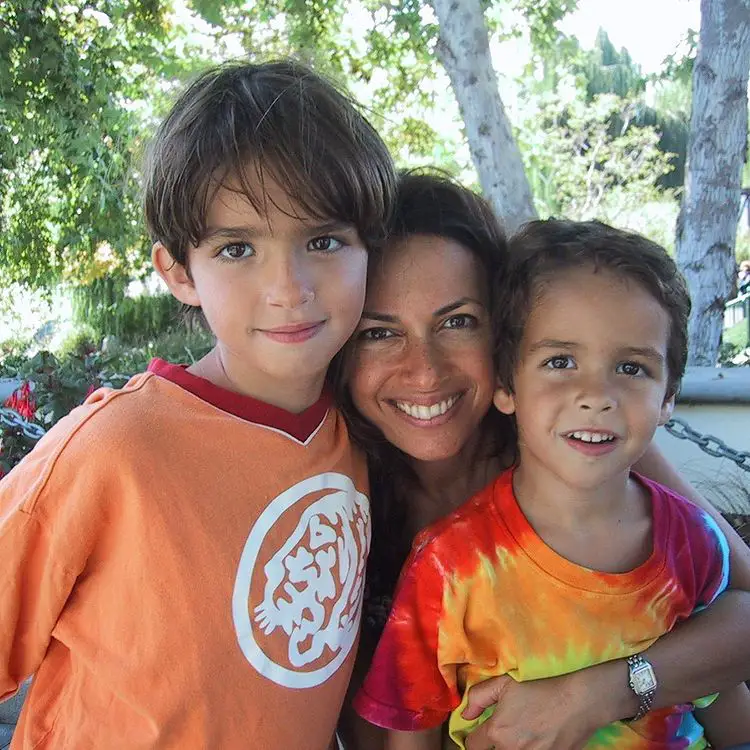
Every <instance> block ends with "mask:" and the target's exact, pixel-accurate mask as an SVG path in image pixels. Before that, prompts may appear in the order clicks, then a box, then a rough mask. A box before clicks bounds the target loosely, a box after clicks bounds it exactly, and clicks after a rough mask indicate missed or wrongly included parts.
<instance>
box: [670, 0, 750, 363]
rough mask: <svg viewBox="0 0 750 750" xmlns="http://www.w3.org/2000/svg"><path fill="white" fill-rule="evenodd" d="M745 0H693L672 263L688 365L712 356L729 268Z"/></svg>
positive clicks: (749, 29) (748, 1) (740, 134)
mask: <svg viewBox="0 0 750 750" xmlns="http://www.w3.org/2000/svg"><path fill="white" fill-rule="evenodd" d="M749 70H750V0H701V30H700V38H699V43H698V55H697V58H696V60H695V67H694V69H693V110H692V115H691V118H690V138H689V142H688V164H687V170H686V175H685V193H684V195H683V199H682V206H681V208H680V215H679V218H678V219H677V262H678V264H679V266H680V269H681V270H682V272H683V274H684V275H685V278H686V279H687V282H688V285H689V287H690V293H691V295H692V298H693V310H692V314H691V316H690V325H689V342H690V354H689V357H688V363H689V364H691V365H708V366H713V365H715V364H716V361H717V359H718V351H719V340H720V336H721V329H722V321H723V315H724V303H725V302H726V300H727V299H728V297H729V294H730V293H731V289H732V278H733V275H734V273H735V259H734V244H735V240H736V237H737V220H738V215H739V210H740V178H741V171H742V164H743V161H744V157H745V154H746V152H747V106H748V101H747V84H748V71H749Z"/></svg>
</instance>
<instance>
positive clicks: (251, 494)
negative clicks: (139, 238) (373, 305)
mask: <svg viewBox="0 0 750 750" xmlns="http://www.w3.org/2000/svg"><path fill="white" fill-rule="evenodd" d="M366 491H367V485H366V469H365V465H364V461H363V459H362V458H361V457H360V456H358V455H357V454H356V453H355V452H354V451H353V450H352V447H351V445H350V442H349V439H348V435H347V431H346V428H345V426H344V423H343V419H342V418H341V416H340V415H339V414H338V413H337V411H336V410H335V409H334V408H332V407H331V405H330V397H328V396H326V395H324V396H323V397H322V398H321V400H320V401H319V402H317V403H316V404H315V405H313V406H312V407H310V409H308V410H307V411H305V412H303V413H302V414H299V415H292V414H289V413H288V412H284V411H282V410H280V409H276V408H274V407H272V406H269V405H267V404H263V403H261V402H258V401H255V400H253V399H249V398H245V397H241V396H238V395H237V394H232V393H229V392H228V391H224V390H222V389H220V388H217V387H216V386H213V385H211V384H210V383H208V381H205V380H202V379H200V378H196V377H195V376H192V375H190V374H188V373H187V372H186V371H185V370H184V369H183V368H179V367H175V366H172V365H168V364H166V363H164V362H160V361H158V360H157V361H155V362H154V363H153V364H152V366H151V367H150V368H149V372H146V373H143V374H141V375H137V376H135V377H134V378H132V380H131V381H130V382H129V383H128V384H127V385H126V386H125V387H124V388H123V389H122V390H119V391H110V390H106V389H102V390H99V391H97V392H96V393H94V394H92V395H91V396H90V397H89V399H88V400H87V401H86V403H85V404H84V405H83V406H81V407H79V408H78V409H75V410H74V411H73V412H71V414H70V415H68V416H67V417H66V418H65V419H63V420H61V421H60V422H59V423H58V424H57V425H56V426H55V427H54V428H53V429H52V430H50V432H49V433H48V434H47V435H46V436H45V437H44V438H43V439H42V440H41V441H40V443H39V445H38V446H37V447H36V448H35V449H34V450H33V451H32V452H31V453H30V454H29V455H28V456H27V457H26V458H25V459H24V460H23V461H22V462H21V463H20V464H19V465H18V466H17V467H16V468H14V469H13V471H11V472H10V473H9V474H8V475H7V477H5V478H4V479H3V480H2V482H0V559H1V560H2V568H1V570H2V573H0V591H1V592H2V594H0V623H2V625H1V626H0V697H7V696H8V695H10V694H11V693H12V692H14V691H15V690H16V688H17V686H18V684H19V683H20V682H21V681H22V680H23V679H24V678H25V677H27V676H28V675H30V674H33V673H35V677H34V681H33V684H32V687H31V690H30V692H29V695H28V698H27V700H26V705H25V706H24V710H23V712H22V714H21V719H20V721H19V725H18V728H17V730H16V735H15V737H14V740H13V745H12V747H13V748H14V750H18V749H20V748H35V750H47V749H48V748H49V749H50V750H68V749H70V750H89V748H91V749H94V748H95V749H96V750H118V748H123V750H125V748H127V750H139V749H140V748H149V750H152V749H156V748H159V749H161V748H175V749H176V748H179V749H180V750H186V749H188V748H189V749H190V750H193V749H195V750H199V749H204V748H205V750H234V748H269V749H270V748H292V749H295V750H296V749H297V748H305V750H325V749H326V748H328V747H329V745H330V743H331V740H332V737H333V733H334V728H335V725H336V722H337V719H338V714H339V710H340V707H341V703H342V701H343V698H344V695H345V692H346V688H347V684H348V681H349V676H350V672H351V667H352V662H353V658H354V655H355V651H356V645H357V643H356V641H357V634H358V629H359V620H360V611H361V598H362V589H363V577H364V565H365V559H366V555H367V550H368V547H369V531H370V523H369V504H368V500H367V497H366V495H365V494H364V493H366Z"/></svg>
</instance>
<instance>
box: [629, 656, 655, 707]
mask: <svg viewBox="0 0 750 750" xmlns="http://www.w3.org/2000/svg"><path fill="white" fill-rule="evenodd" d="M627 661H628V684H629V685H630V688H631V690H632V691H633V692H634V693H635V694H636V695H637V696H638V713H637V714H636V715H635V716H634V717H633V718H632V719H631V720H630V721H638V719H642V718H643V717H644V716H645V715H646V714H647V713H648V712H649V711H650V710H651V706H652V705H653V703H654V695H656V686H657V684H658V683H657V681H656V675H655V674H654V668H653V667H652V666H651V664H650V663H649V662H648V661H646V659H644V658H643V657H642V656H641V655H640V654H633V655H632V656H629V657H628V660H627Z"/></svg>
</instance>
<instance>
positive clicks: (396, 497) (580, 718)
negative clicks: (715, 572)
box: [338, 174, 750, 750]
mask: <svg viewBox="0 0 750 750" xmlns="http://www.w3.org/2000/svg"><path fill="white" fill-rule="evenodd" d="M505 263H506V248H505V241H504V237H503V234H502V231H501V229H500V228H499V227H498V225H497V222H496V221H495V219H494V217H493V215H492V212H491V210H490V209H489V207H488V206H487V204H486V203H485V202H484V201H483V200H482V199H480V198H479V197H477V196H476V195H474V194H473V193H471V192H470V191H468V190H465V189H463V188H461V187H458V186H456V185H454V184H453V183H451V182H450V181H447V180H445V179H443V178H440V177H436V176H431V175H425V174H406V175H404V176H403V178H402V182H401V186H400V199H399V204H398V208H397V215H396V220H395V226H394V231H393V235H392V238H391V240H390V241H389V244H388V247H387V248H386V251H385V253H384V256H383V259H382V261H381V262H380V263H379V265H376V267H374V268H372V269H371V280H370V285H369V288H368V295H367V301H366V304H365V312H364V314H363V317H362V321H361V323H360V326H359V329H358V331H357V333H356V334H355V336H354V338H353V341H352V344H351V346H350V348H349V350H348V352H347V354H346V358H345V362H344V365H343V367H342V368H341V372H340V373H339V376H338V386H339V397H340V399H341V403H342V404H343V405H344V408H345V411H346V412H347V414H348V416H349V420H350V424H351V429H352V434H353V436H354V437H355V439H357V440H358V441H359V442H360V443H361V444H362V445H363V447H364V448H365V450H366V451H367V452H368V456H369V460H370V468H371V482H372V485H371V492H372V498H373V503H372V505H373V547H372V551H371V556H370V565H369V570H368V595H367V601H366V610H365V626H364V632H363V636H362V644H361V649H360V655H361V660H360V662H361V664H360V667H361V670H363V671H364V670H366V668H367V665H368V664H369V660H370V658H371V656H372V652H373V650H374V647H375V644H376V643H377V638H378V635H379V630H380V628H382V625H383V623H384V621H385V616H386V615H387V612H388V607H389V603H390V596H391V595H392V593H393V589H394V587H395V582H396V578H397V576H398V571H399V570H400V567H401V565H402V564H403V562H404V560H405V558H406V555H407V554H408V551H409V547H410V544H411V540H412V539H413V537H414V535H415V534H416V533H417V531H419V530H420V529H422V528H423V527H424V526H426V525H427V524H429V523H431V522H433V521H435V520H437V519H438V518H440V517H441V516H443V515H445V514H446V513H449V512H450V511H452V510H453V509H454V508H456V507H458V506H459V505H461V504H462V503H463V502H465V501H466V500H467V499H468V498H469V497H470V496H471V495H472V494H474V493H475V492H476V491H477V490H479V489H481V488H482V487H483V486H484V485H485V484H487V483H488V482H489V481H490V480H491V479H492V478H494V477H495V476H496V475H497V474H498V473H499V472H500V471H501V470H502V469H503V468H505V467H506V466H508V465H509V464H510V463H512V460H513V449H512V445H513V440H514V435H513V429H512V424H511V423H509V422H508V421H506V419H505V418H504V417H503V416H502V415H500V414H498V413H497V412H496V411H495V410H494V409H492V408H491V400H492V395H493V391H494V383H495V375H494V367H493V362H492V334H491V330H492V321H491V319H490V312H489V311H490V310H491V309H492V307H493V306H492V304H491V296H490V295H491V294H492V287H493V279H495V278H497V277H499V276H500V275H501V274H502V273H503V270H504V267H505ZM638 468H639V470H640V471H641V472H642V473H644V474H646V475H647V476H649V477H651V478H653V479H656V480H658V481H661V482H662V483H664V484H667V485H669V486H671V487H673V488H674V489H676V490H677V491H679V492H681V493H682V494H683V495H688V496H689V497H690V498H691V499H694V500H695V501H696V502H699V503H700V504H701V505H704V507H705V503H704V501H703V500H701V499H700V498H699V497H697V496H696V494H695V492H694V491H693V490H692V488H690V487H689V485H686V484H685V483H684V482H683V481H682V480H681V478H680V477H679V476H677V475H676V474H675V472H674V471H673V470H672V469H671V467H670V466H669V465H668V464H667V463H666V462H665V460H664V459H663V458H662V457H661V455H660V454H659V453H658V451H657V450H656V448H652V449H651V450H650V451H649V453H648V454H647V455H646V456H645V457H644V459H643V460H642V461H641V462H640V463H639V465H638ZM714 513H715V511H714ZM721 523H722V525H723V528H724V529H725V530H726V532H727V536H728V537H729V541H730V546H731V548H732V566H733V574H732V586H733V588H734V589H736V590H735V591H730V592H728V593H727V594H725V595H724V596H723V597H721V599H720V600H719V601H718V602H717V603H716V604H715V605H714V606H713V607H712V608H711V610H710V611H708V612H706V613H704V614H702V615H700V616H698V617H694V618H692V619H691V620H690V622H688V623H686V624H684V625H683V626H681V627H680V628H678V629H676V630H675V631H673V632H672V633H670V634H668V635H666V636H664V637H663V638H661V639H660V640H659V641H658V642H657V643H655V644H654V645H652V646H651V647H650V648H649V649H647V651H646V652H644V656H645V657H646V658H648V659H649V661H650V662H651V663H652V665H653V667H654V670H655V672H656V674H657V675H658V679H659V688H658V692H657V694H656V699H655V705H656V706H659V705H670V704H674V703H679V702H684V701H689V700H691V699H694V698H697V697H699V696H702V695H706V694H709V693H712V692H715V691H716V690H719V689H721V688H723V687H728V686H731V685H733V684H736V683H738V682H739V681H740V680H742V679H745V678H746V677H748V675H750V644H748V643H746V640H747V639H746V625H744V624H743V623H746V622H748V621H750V595H749V594H747V593H744V592H745V591H747V590H750V551H748V550H747V548H746V547H745V546H744V544H743V543H742V541H741V540H740V539H739V538H738V537H737V535H736V534H735V533H734V532H733V531H732V530H731V529H729V527H728V525H727V524H726V523H725V522H723V521H721ZM707 644H710V648H707ZM627 674H628V672H627V667H626V665H625V664H624V662H623V661H613V662H609V663H607V664H602V665H599V666H596V667H592V668H589V669H587V670H583V671H581V672H576V673H573V674H571V675H565V676H563V677H557V678H553V679H547V680H538V681H535V682H527V683H522V684H517V683H514V682H513V681H512V680H510V679H509V678H506V677H499V678H495V679H492V680H488V681H487V682H486V683H484V684H483V685H479V686H477V687H475V688H474V689H473V691H472V693H471V706H472V707H475V708H476V710H475V713H474V715H478V713H479V712H480V711H481V709H482V708H484V707H486V706H489V705H493V704H494V703H496V702H497V703H498V706H497V708H496V710H495V712H494V714H493V716H492V717H491V718H490V719H489V720H488V721H487V722H486V723H485V724H484V725H482V726H481V727H480V728H479V729H478V730H477V731H476V732H475V733H474V734H473V735H472V737H471V739H470V741H469V744H468V747H469V748H470V750H485V749H486V748H490V747H493V746H497V747H498V748H500V747H503V748H505V747H507V748H514V750H515V749H516V748H536V749H537V750H542V749H550V750H551V749H552V748H554V750H565V749H566V748H571V750H572V748H577V747H580V746H581V745H582V744H583V743H584V742H585V739H586V737H587V736H588V735H589V734H590V733H592V732H593V731H594V730H595V729H597V728H598V727H600V726H603V725H605V724H608V723H610V722H612V721H615V720H617V719H621V718H626V717H628V716H633V715H634V714H635V713H636V711H637V709H638V701H637V698H636V696H635V694H634V693H633V692H632V690H631V689H630V688H629V686H628V681H627ZM360 677H361V674H360ZM356 682H357V680H356V678H355V683H356ZM551 707H552V710H550V708H551ZM344 725H345V726H344V733H345V734H348V735H349V737H350V738H351V739H350V744H351V747H352V748H365V747H378V746H379V744H380V742H381V741H382V736H381V735H380V733H379V730H377V729H375V728H373V727H369V726H367V725H364V723H363V722H359V721H357V719H356V718H355V717H351V716H348V717H347V720H346V721H345V722H344Z"/></svg>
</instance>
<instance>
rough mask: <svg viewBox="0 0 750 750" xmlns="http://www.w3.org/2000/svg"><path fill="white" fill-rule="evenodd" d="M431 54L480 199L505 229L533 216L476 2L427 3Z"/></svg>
mask: <svg viewBox="0 0 750 750" xmlns="http://www.w3.org/2000/svg"><path fill="white" fill-rule="evenodd" d="M431 1H432V5H433V7H434V9H435V13H436V15H437V17H438V21H439V22H440V37H439V39H438V42H437V46H436V49H435V52H436V54H437V57H438V59H439V60H440V62H441V63H442V65H443V67H444V68H445V70H446V72H447V73H448V76H449V77H450V80H451V85H452V87H453V92H454V94H455V96H456V99H457V101H458V105H459V108H460V110H461V115H462V117H463V119H464V124H465V127H466V137H467V139H468V141H469V148H470V149H471V156H472V160H473V162H474V166H475V167H476V170H477V173H478V175H479V181H480V183H481V185H482V190H483V192H484V195H485V197H486V198H487V199H488V200H489V201H490V203H491V204H492V206H493V208H494V209H495V213H496V214H497V215H498V216H500V217H501V218H502V219H503V221H504V223H505V226H506V228H507V229H508V230H509V231H513V230H515V229H516V228H517V227H518V226H519V225H520V224H522V223H523V222H525V221H529V220H530V219H534V218H536V210H535V208H534V201H533V198H532V196H531V188H530V187H529V182H528V180H527V179H526V173H525V172H524V168H523V162H522V161H521V153H520V151H519V150H518V146H517V145H516V141H515V138H514V136H513V131H512V130H511V125H510V121H509V120H508V117H507V115H506V114H505V108H504V107H503V103H502V101H501V99H500V92H499V91H498V87H497V78H496V76H495V71H494V69H493V67H492V60H491V58H490V45H489V37H488V34H487V26H486V24H485V20H484V10H483V8H482V3H481V0H462V2H461V3H457V2H455V0H431Z"/></svg>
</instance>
